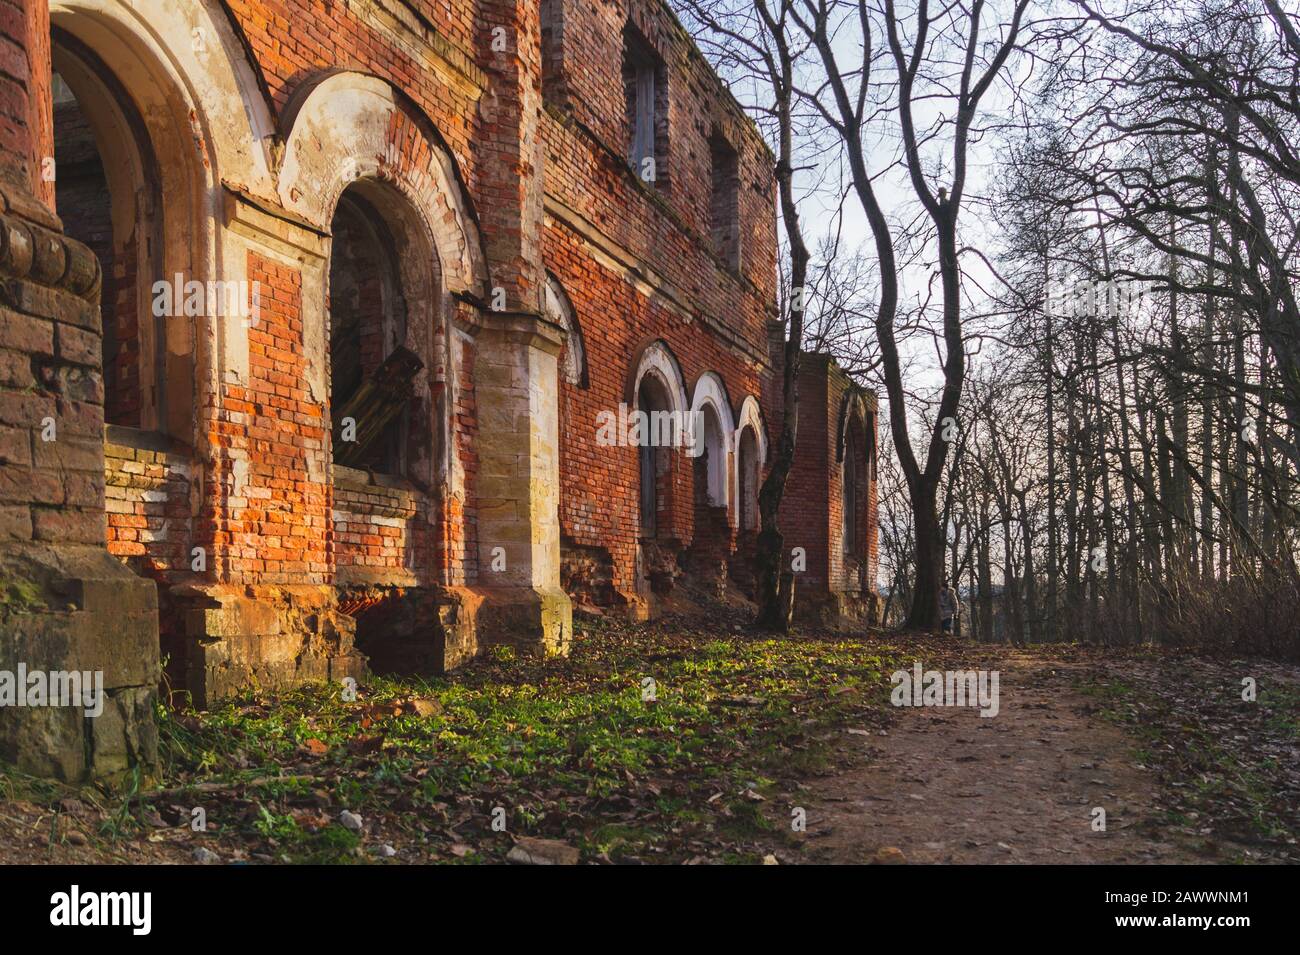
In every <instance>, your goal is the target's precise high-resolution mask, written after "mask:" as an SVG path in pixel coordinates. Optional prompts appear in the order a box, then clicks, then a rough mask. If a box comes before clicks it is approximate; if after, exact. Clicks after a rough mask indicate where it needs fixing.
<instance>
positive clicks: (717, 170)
mask: <svg viewBox="0 0 1300 955" xmlns="http://www.w3.org/2000/svg"><path fill="white" fill-rule="evenodd" d="M709 158H710V160H711V163H712V170H713V181H712V192H711V193H710V201H709V226H710V229H711V232H712V237H713V250H714V251H715V252H716V253H717V254H718V257H719V258H721V259H722V261H723V262H725V263H726V264H727V268H729V269H731V270H732V271H735V272H739V271H740V255H741V248H740V162H739V159H738V157H737V156H736V150H735V149H733V148H732V146H731V143H729V142H727V140H726V137H724V136H723V135H722V134H721V133H719V132H716V131H715V132H714V134H713V135H712V136H711V137H709Z"/></svg>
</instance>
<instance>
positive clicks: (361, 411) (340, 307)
mask: <svg viewBox="0 0 1300 955" xmlns="http://www.w3.org/2000/svg"><path fill="white" fill-rule="evenodd" d="M332 233H333V243H332V246H331V252H330V275H329V312H330V410H331V418H332V420H333V426H334V461H335V463H336V464H342V465H344V466H346V467H353V468H359V469H365V470H369V471H375V472H378V473H381V474H390V475H405V474H406V473H407V471H408V468H409V460H410V440H409V437H410V434H411V424H412V409H411V404H412V401H411V399H412V397H413V396H414V395H415V392H416V388H417V375H418V373H419V371H420V370H421V369H422V368H423V367H424V361H423V360H422V359H421V358H420V357H419V356H418V355H416V354H415V353H414V352H412V351H411V350H410V349H408V348H407V347H406V343H407V338H408V335H407V323H408V314H407V299H406V296H405V294H404V288H403V281H402V274H401V268H400V258H399V254H398V251H397V244H396V242H395V240H394V237H393V233H392V230H391V229H390V228H389V226H388V224H387V222H386V221H385V219H384V217H383V216H382V215H381V214H380V212H379V211H378V210H377V209H376V208H375V206H374V204H373V203H372V202H371V201H369V199H368V198H367V196H366V195H364V187H358V186H357V185H353V186H351V187H349V188H348V189H347V190H345V191H344V193H343V195H342V196H341V197H340V198H339V203H338V209H337V210H336V212H335V214H334V221H333V226H332Z"/></svg>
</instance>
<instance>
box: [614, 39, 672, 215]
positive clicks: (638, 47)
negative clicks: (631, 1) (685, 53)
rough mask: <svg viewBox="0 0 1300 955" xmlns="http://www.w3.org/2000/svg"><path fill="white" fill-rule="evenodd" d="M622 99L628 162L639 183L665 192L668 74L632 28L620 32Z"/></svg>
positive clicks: (644, 41) (651, 50) (651, 48)
mask: <svg viewBox="0 0 1300 955" xmlns="http://www.w3.org/2000/svg"><path fill="white" fill-rule="evenodd" d="M623 97H624V101H625V103H626V109H627V128H628V154H627V160H628V162H629V163H630V164H631V166H632V170H633V172H635V173H636V175H637V177H638V178H639V179H641V181H642V182H644V183H646V184H647V185H653V186H655V187H656V188H659V189H664V188H667V183H668V169H667V162H666V161H667V158H668V72H667V70H666V69H665V67H664V62H663V60H661V59H660V58H659V55H658V54H657V53H656V52H655V51H654V48H653V47H652V46H650V44H649V43H648V42H647V41H646V39H645V38H644V37H643V36H641V34H640V33H638V32H637V31H636V30H635V29H633V28H632V27H628V28H627V29H626V30H624V32H623Z"/></svg>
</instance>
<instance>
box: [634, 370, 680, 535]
mask: <svg viewBox="0 0 1300 955" xmlns="http://www.w3.org/2000/svg"><path fill="white" fill-rule="evenodd" d="M672 407H673V406H672V401H671V399H670V398H669V396H668V390H667V388H666V387H665V386H664V384H663V383H662V382H661V381H660V380H659V379H658V377H657V376H654V375H647V376H646V377H645V378H643V379H642V380H641V387H640V390H639V394H638V396H637V409H638V410H639V411H641V412H642V413H643V414H644V415H645V425H646V426H645V428H644V429H643V432H642V434H641V440H640V442H639V445H638V448H637V455H638V461H639V474H640V510H641V536H642V537H643V538H647V539H649V538H654V537H657V536H658V534H659V531H660V529H661V528H663V527H666V526H667V517H668V515H667V501H668V482H669V480H670V479H671V478H670V474H671V469H672V458H671V452H672V448H671V447H670V446H668V445H667V444H666V443H665V442H664V441H662V440H661V439H662V438H663V437H665V435H664V434H663V433H662V432H663V430H664V429H662V428H661V427H658V426H657V424H656V423H657V422H659V421H661V420H663V416H664V415H667V414H668V413H670V412H671V411H672Z"/></svg>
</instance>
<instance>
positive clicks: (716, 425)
mask: <svg viewBox="0 0 1300 955" xmlns="http://www.w3.org/2000/svg"><path fill="white" fill-rule="evenodd" d="M701 416H702V417H703V419H704V422H703V423H704V436H703V440H704V453H703V458H704V468H705V473H706V476H707V482H708V483H707V489H708V502H709V506H710V507H724V506H726V503H727V452H726V443H725V441H724V439H723V436H722V422H721V421H720V420H719V419H718V412H717V410H716V409H715V408H714V407H713V405H711V404H706V405H705V406H704V407H703V409H701Z"/></svg>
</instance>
